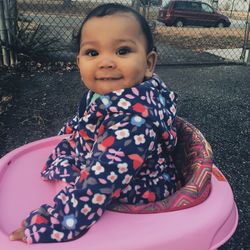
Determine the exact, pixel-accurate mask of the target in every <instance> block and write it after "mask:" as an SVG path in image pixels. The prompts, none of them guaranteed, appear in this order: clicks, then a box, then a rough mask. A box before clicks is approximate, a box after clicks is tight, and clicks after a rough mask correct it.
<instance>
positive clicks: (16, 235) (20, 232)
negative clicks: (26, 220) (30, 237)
mask: <svg viewBox="0 0 250 250" xmlns="http://www.w3.org/2000/svg"><path fill="white" fill-rule="evenodd" d="M9 238H10V240H20V241H24V239H25V234H24V228H18V229H17V230H15V231H14V232H13V233H12V234H11V235H10V236H9ZM25 242H26V240H25Z"/></svg>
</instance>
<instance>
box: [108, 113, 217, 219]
mask: <svg viewBox="0 0 250 250" xmlns="http://www.w3.org/2000/svg"><path fill="white" fill-rule="evenodd" d="M177 137H178V143H177V147H176V149H175V151H174V152H173V158H174V162H175V165H176V167H177V168H178V171H179V189H178V191H176V192H175V193H174V194H173V195H171V196H169V197H167V198H166V199H164V200H161V201H157V202H152V203H148V204H143V205H132V204H118V203H112V204H110V205H109V210H112V211H116V212H123V213H144V214H145V213H161V212H168V211H175V210H180V209H184V208H189V207H192V206H195V205H197V204H199V203H201V202H203V201H204V200H205V199H206V198H207V197H208V195H209V193H210V190H211V173H212V165H213V153H212V150H211V147H210V145H209V144H208V142H207V141H206V139H205V138H204V136H203V135H202V134H201V132H200V131H199V130H198V129H197V128H195V127H194V126H193V125H191V124H190V123H188V122H187V121H185V120H183V119H182V118H180V117H178V118H177Z"/></svg>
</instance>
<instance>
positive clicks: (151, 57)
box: [145, 51, 157, 78]
mask: <svg viewBox="0 0 250 250" xmlns="http://www.w3.org/2000/svg"><path fill="white" fill-rule="evenodd" d="M156 61H157V53H156V52H155V51H150V52H149V53H148V54H147V69H146V72H145V78H151V77H152V75H153V73H154V70H155V65H156Z"/></svg>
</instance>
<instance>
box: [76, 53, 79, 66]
mask: <svg viewBox="0 0 250 250" xmlns="http://www.w3.org/2000/svg"><path fill="white" fill-rule="evenodd" d="M76 65H77V67H78V68H79V55H77V56H76Z"/></svg>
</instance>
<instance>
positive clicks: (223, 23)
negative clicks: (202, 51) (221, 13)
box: [216, 21, 226, 28]
mask: <svg viewBox="0 0 250 250" xmlns="http://www.w3.org/2000/svg"><path fill="white" fill-rule="evenodd" d="M216 27H217V28H225V27H226V24H225V22H223V21H219V22H218V23H217V24H216Z"/></svg>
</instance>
